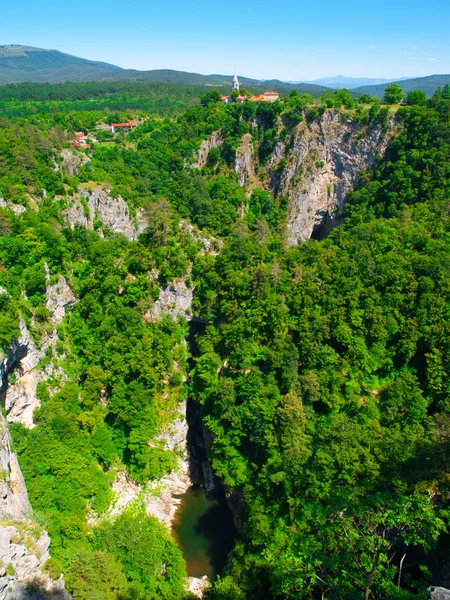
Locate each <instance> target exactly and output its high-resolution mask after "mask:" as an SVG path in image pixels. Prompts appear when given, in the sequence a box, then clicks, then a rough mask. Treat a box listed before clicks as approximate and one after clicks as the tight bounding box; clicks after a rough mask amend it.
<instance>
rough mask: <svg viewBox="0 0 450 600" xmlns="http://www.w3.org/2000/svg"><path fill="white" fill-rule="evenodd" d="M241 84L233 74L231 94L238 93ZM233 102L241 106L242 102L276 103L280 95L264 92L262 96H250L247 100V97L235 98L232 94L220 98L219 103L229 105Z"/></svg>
mask: <svg viewBox="0 0 450 600" xmlns="http://www.w3.org/2000/svg"><path fill="white" fill-rule="evenodd" d="M240 87H241V84H240V83H239V79H238V76H237V75H236V74H235V75H234V78H233V92H239V89H240ZM233 99H234V101H235V102H236V104H243V103H244V102H247V101H249V102H276V101H277V100H279V99H280V95H279V94H278V92H264V94H260V95H259V96H251V97H250V98H248V97H247V96H241V95H239V96H236V95H235V94H233V95H232V96H222V97H221V99H220V101H221V102H222V103H223V104H231V103H232V102H233Z"/></svg>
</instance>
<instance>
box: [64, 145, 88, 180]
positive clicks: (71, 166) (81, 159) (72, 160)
mask: <svg viewBox="0 0 450 600" xmlns="http://www.w3.org/2000/svg"><path fill="white" fill-rule="evenodd" d="M60 157H61V159H62V160H61V163H60V164H58V163H56V170H57V171H58V170H59V169H62V170H63V171H64V174H65V175H78V171H79V169H80V167H82V166H83V165H85V164H86V163H87V162H89V160H90V159H89V157H88V156H86V154H84V153H78V152H75V151H73V150H69V149H64V150H63V151H62V152H61V154H60Z"/></svg>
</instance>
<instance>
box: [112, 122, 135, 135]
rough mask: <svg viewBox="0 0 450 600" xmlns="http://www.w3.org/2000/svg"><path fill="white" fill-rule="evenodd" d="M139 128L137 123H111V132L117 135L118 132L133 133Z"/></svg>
mask: <svg viewBox="0 0 450 600" xmlns="http://www.w3.org/2000/svg"><path fill="white" fill-rule="evenodd" d="M135 127H137V123H136V121H127V122H126V123H111V131H112V132H113V133H116V132H117V131H125V133H126V132H128V131H131V130H132V129H134V128H135Z"/></svg>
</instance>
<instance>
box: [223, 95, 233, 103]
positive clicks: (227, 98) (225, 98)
mask: <svg viewBox="0 0 450 600" xmlns="http://www.w3.org/2000/svg"><path fill="white" fill-rule="evenodd" d="M220 101H221V102H223V104H231V103H232V102H233V100H232V99H231V96H222V98H221V99H220Z"/></svg>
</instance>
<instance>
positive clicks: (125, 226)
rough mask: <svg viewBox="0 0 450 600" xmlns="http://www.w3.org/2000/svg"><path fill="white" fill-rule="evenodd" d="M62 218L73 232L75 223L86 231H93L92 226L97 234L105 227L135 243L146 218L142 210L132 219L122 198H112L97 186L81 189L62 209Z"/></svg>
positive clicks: (142, 229)
mask: <svg viewBox="0 0 450 600" xmlns="http://www.w3.org/2000/svg"><path fill="white" fill-rule="evenodd" d="M64 218H65V222H66V224H67V225H68V226H69V227H71V228H72V229H73V228H74V226H75V225H76V224H79V225H83V226H84V227H86V228H87V229H94V226H95V227H96V229H97V228H98V231H99V232H100V234H101V233H102V229H103V228H105V229H109V230H110V231H113V232H114V233H121V234H122V235H124V236H125V237H126V238H127V240H137V239H138V236H139V235H140V234H141V233H142V232H143V231H144V229H145V227H146V219H145V217H144V215H143V213H142V212H141V211H138V212H137V214H136V218H133V217H132V216H131V214H130V210H129V208H128V205H127V203H126V202H125V200H124V199H123V198H122V197H121V196H118V197H117V198H112V197H111V196H110V194H109V192H108V191H106V190H104V189H103V188H100V187H96V188H94V189H91V190H87V189H83V190H80V191H79V192H78V193H77V194H76V195H75V196H74V197H73V198H72V199H71V205H70V206H69V207H68V208H66V209H65V210H64Z"/></svg>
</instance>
